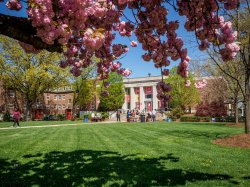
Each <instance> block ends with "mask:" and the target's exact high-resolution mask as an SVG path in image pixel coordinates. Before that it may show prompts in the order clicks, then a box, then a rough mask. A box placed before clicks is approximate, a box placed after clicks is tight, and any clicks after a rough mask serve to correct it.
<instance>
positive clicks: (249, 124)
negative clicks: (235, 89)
mask: <svg viewBox="0 0 250 187" xmlns="http://www.w3.org/2000/svg"><path fill="white" fill-rule="evenodd" d="M247 71H248V72H247V74H246V101H245V116H246V120H245V133H246V134H250V70H247Z"/></svg>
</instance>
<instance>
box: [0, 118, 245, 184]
mask: <svg viewBox="0 0 250 187" xmlns="http://www.w3.org/2000/svg"><path fill="white" fill-rule="evenodd" d="M48 123H49V122H48ZM61 123H63V124H65V123H64V122H61ZM35 124H36V123H34V125H35ZM0 125H1V124H0ZM243 130H244V129H243V128H239V127H226V126H223V125H221V124H212V123H154V124H153V123H137V124H132V123H130V124H128V123H120V124H119V123H114V124H83V123H82V124H79V125H72V126H70V125H67V126H60V127H56V126H54V127H49V128H16V129H14V128H13V129H9V130H8V129H1V130H0V186H26V187H29V186H142V187H144V186H197V187H203V186H209V187H215V186H225V187H230V186H246V187H249V186H250V149H240V148H230V147H221V146H218V145H213V144H212V143H211V140H213V139H216V138H222V137H226V136H230V135H233V134H239V133H243Z"/></svg>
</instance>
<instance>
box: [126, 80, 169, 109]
mask: <svg viewBox="0 0 250 187" xmlns="http://www.w3.org/2000/svg"><path fill="white" fill-rule="evenodd" d="M164 79H165V78H164ZM161 80H162V77H161V76H149V77H140V78H125V79H124V80H123V83H124V87H125V102H124V104H123V106H122V109H123V110H140V111H144V112H151V111H152V110H155V109H159V108H164V103H163V102H162V101H160V100H159V99H158V98H157V90H156V85H157V83H158V82H159V81H161Z"/></svg>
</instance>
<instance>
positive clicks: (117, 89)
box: [98, 73, 125, 111]
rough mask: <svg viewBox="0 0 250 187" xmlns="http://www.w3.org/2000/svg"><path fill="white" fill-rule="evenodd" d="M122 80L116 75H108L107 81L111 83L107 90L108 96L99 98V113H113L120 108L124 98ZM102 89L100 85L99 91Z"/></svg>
mask: <svg viewBox="0 0 250 187" xmlns="http://www.w3.org/2000/svg"><path fill="white" fill-rule="evenodd" d="M122 80H123V79H122V76H121V75H118V74H117V73H111V74H110V75H109V78H108V80H107V81H108V82H110V83H111V85H110V86H109V87H108V89H107V91H108V92H109V95H108V96H106V97H100V104H99V108H98V110H99V111H112V110H113V111H114V110H117V109H119V108H121V107H122V105H123V103H124V97H125V92H124V85H123V82H122ZM102 87H103V85H101V89H102ZM99 92H100V91H99Z"/></svg>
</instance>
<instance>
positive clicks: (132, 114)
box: [116, 110, 156, 122]
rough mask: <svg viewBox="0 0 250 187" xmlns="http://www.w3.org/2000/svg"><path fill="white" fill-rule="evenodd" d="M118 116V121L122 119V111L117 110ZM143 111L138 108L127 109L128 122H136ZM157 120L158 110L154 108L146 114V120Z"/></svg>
mask: <svg viewBox="0 0 250 187" xmlns="http://www.w3.org/2000/svg"><path fill="white" fill-rule="evenodd" d="M116 118H117V121H121V111H117V112H116ZM140 118H141V113H140V112H139V111H138V110H128V111H127V122H131V121H133V122H136V121H138V120H140ZM155 120H156V110H153V111H152V112H151V111H150V112H148V113H147V116H146V121H147V122H148V121H153V122H154V121H155Z"/></svg>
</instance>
